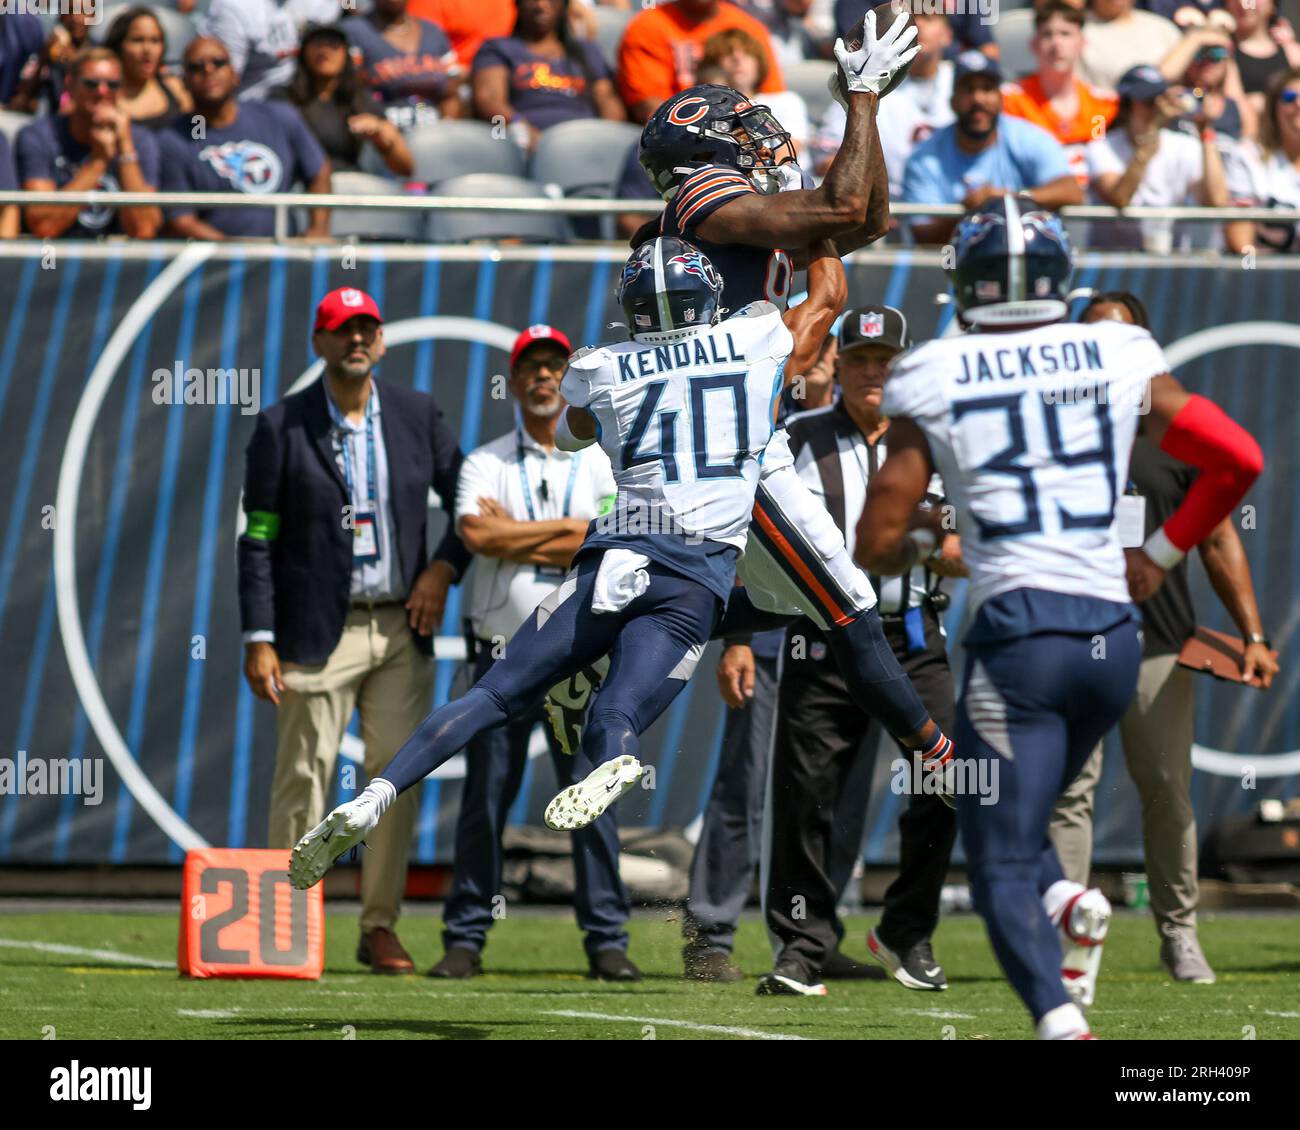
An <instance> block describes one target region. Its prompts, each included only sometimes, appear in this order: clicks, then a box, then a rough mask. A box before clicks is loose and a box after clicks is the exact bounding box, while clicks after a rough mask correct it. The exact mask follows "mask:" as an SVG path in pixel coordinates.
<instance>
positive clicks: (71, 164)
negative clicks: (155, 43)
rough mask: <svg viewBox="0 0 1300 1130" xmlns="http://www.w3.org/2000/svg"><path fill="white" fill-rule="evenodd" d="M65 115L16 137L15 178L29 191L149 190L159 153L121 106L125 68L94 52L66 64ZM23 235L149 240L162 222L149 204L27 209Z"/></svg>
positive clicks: (150, 137)
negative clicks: (16, 169)
mask: <svg viewBox="0 0 1300 1130" xmlns="http://www.w3.org/2000/svg"><path fill="white" fill-rule="evenodd" d="M67 79H68V93H69V96H70V100H71V101H70V109H69V112H68V113H66V114H59V115H55V116H52V117H46V118H40V119H38V120H37V121H35V122H33V123H32V124H31V125H29V126H25V127H23V129H22V131H21V132H20V133H19V134H18V144H17V165H18V179H19V181H20V182H21V184H22V186H23V189H24V190H25V191H27V192H52V191H55V190H57V191H59V192H89V191H91V190H99V191H101V192H119V191H121V192H154V191H156V190H157V185H158V181H159V151H158V145H157V142H155V141H154V138H153V135H152V134H151V133H150V132H149V131H148V130H147V129H144V128H143V127H141V126H137V125H134V124H132V122H131V119H130V118H128V117H127V116H126V113H125V112H124V111H123V110H122V108H121V107H120V106H119V105H118V98H119V96H120V94H121V90H122V64H121V63H119V62H118V59H117V56H116V55H114V54H113V52H112V51H110V50H108V48H106V47H91V48H88V49H87V50H85V51H83V52H82V53H81V54H80V55H78V56H77V58H76V59H74V60H73V61H72V62H71V63H70V64H69V65H68V71H67ZM23 216H24V220H25V222H26V224H27V230H28V231H30V232H31V233H32V234H33V235H38V236H40V237H41V238H43V239H54V238H57V237H59V236H69V237H72V238H80V239H93V238H94V237H96V236H100V235H129V236H134V237H135V238H137V239H151V238H152V237H153V236H154V235H155V234H157V232H158V228H159V225H160V224H161V223H162V213H161V212H160V211H159V209H158V208H156V207H153V206H143V207H142V206H138V205H137V206H133V207H130V208H115V207H113V206H111V205H108V204H96V205H92V206H88V207H82V206H81V205H79V204H72V205H66V204H29V205H27V206H26V207H25V208H24V209H23Z"/></svg>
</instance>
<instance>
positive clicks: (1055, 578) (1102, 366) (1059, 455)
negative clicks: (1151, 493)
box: [884, 322, 1169, 608]
mask: <svg viewBox="0 0 1300 1130" xmlns="http://www.w3.org/2000/svg"><path fill="white" fill-rule="evenodd" d="M1168 371H1169V366H1168V364H1167V363H1166V361H1165V358H1164V355H1163V354H1162V353H1161V351H1160V347H1159V346H1158V345H1157V344H1156V342H1155V340H1154V339H1153V338H1152V337H1151V335H1150V334H1149V333H1148V332H1147V331H1146V330H1144V329H1142V328H1140V327H1138V326H1130V325H1126V324H1124V323H1120V322H1095V323H1092V324H1088V325H1081V324H1078V323H1057V324H1054V325H1050V326H1043V327H1040V328H1038V329H1033V330H1023V331H1013V332H1009V333H972V334H964V335H962V336H960V337H952V338H940V339H938V340H935V341H931V342H927V343H926V344H925V345H922V346H920V347H918V348H917V349H915V350H913V351H911V352H910V353H907V354H905V355H903V356H902V357H900V358H899V359H898V360H897V361H896V362H895V363H894V366H893V369H892V370H891V373H890V376H889V380H888V382H887V384H886V385H885V398H884V411H885V414H886V415H888V416H890V417H893V418H901V417H909V418H911V419H912V420H913V421H915V422H916V424H917V425H918V426H919V427H920V428H921V429H922V430H923V431H924V432H925V435H926V438H927V439H928V440H929V444H930V452H931V454H932V456H933V457H934V462H935V465H936V467H937V469H938V471H939V473H940V474H941V475H942V476H943V481H944V484H945V485H946V487H947V490H948V496H949V498H951V499H952V501H953V504H954V505H955V506H956V508H957V523H958V530H959V532H960V533H961V535H962V554H963V557H964V558H965V561H966V564H967V566H968V567H969V569H970V572H971V589H972V607H974V608H978V606H979V605H980V604H982V603H983V602H984V601H985V600H987V599H988V598H989V597H991V596H995V595H997V594H998V593H1002V592H1007V591H1009V590H1011V589H1017V588H1036V589H1047V590H1049V591H1052V592H1061V593H1069V594H1072V595H1077V596H1092V597H1099V598H1101V599H1103V600H1114V601H1120V602H1127V601H1128V600H1129V592H1128V586H1127V584H1126V583H1125V569H1124V553H1123V550H1122V549H1121V548H1120V542H1119V535H1118V531H1117V529H1116V507H1117V504H1118V502H1119V499H1120V496H1121V495H1123V493H1124V490H1125V487H1126V485H1127V482H1128V465H1129V456H1130V454H1131V453H1132V450H1133V440H1134V437H1135V435H1136V433H1137V426H1138V417H1139V415H1140V414H1141V413H1142V412H1144V411H1145V410H1146V409H1147V407H1148V405H1149V383H1150V381H1151V378H1152V377H1155V376H1157V375H1159V374H1160V373H1165V372H1168Z"/></svg>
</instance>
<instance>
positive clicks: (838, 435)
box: [786, 401, 943, 616]
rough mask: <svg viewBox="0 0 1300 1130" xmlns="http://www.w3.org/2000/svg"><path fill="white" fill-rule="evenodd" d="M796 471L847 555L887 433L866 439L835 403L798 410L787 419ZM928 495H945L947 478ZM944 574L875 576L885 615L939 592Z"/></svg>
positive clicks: (918, 571)
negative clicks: (840, 535) (841, 538)
mask: <svg viewBox="0 0 1300 1130" xmlns="http://www.w3.org/2000/svg"><path fill="white" fill-rule="evenodd" d="M786 424H787V427H788V428H789V431H790V450H791V451H793V452H794V458H795V470H796V471H798V473H799V476H800V478H802V479H803V481H804V482H805V483H806V484H807V485H808V489H809V490H811V491H812V492H813V494H815V495H816V496H817V497H818V498H819V499H820V500H821V501H822V503H823V505H825V507H826V509H827V510H828V511H829V512H830V515H831V517H832V518H834V519H835V524H836V525H837V526H839V528H840V532H841V533H843V534H844V544H845V545H846V546H847V547H848V550H849V553H850V554H852V553H853V551H854V546H855V543H856V542H857V532H858V519H859V518H861V517H862V508H863V507H864V506H865V505H866V501H867V484H868V482H869V481H870V479H871V476H872V475H873V474H875V472H876V470H877V469H878V468H879V466H880V464H881V463H883V462H884V460H885V455H886V450H885V439H887V438H888V436H889V433H888V432H887V431H886V432H885V435H884V436H883V437H882V438H881V439H879V440H877V441H876V442H875V443H868V442H867V437H866V436H864V435H863V434H862V431H861V430H860V429H859V428H858V425H857V424H855V423H854V422H853V418H852V417H851V416H850V415H849V414H848V412H847V411H846V410H845V408H844V406H843V401H837V402H836V403H835V404H832V405H831V406H830V407H828V408H814V409H812V410H811V411H809V412H800V413H799V414H798V415H795V416H791V417H790V419H789V420H788V421H786ZM929 494H931V495H935V496H942V495H943V481H942V480H941V479H940V478H939V476H938V475H937V474H936V475H934V476H933V477H932V478H931V480H930V488H929ZM942 581H943V578H942V577H940V576H938V575H937V574H935V573H931V572H930V571H929V570H928V569H926V568H925V566H923V565H917V566H915V567H914V568H913V569H912V570H911V571H910V572H909V573H904V574H903V575H902V576H898V577H877V576H872V578H871V584H872V587H873V588H875V590H876V595H877V597H878V598H879V600H880V613H881V615H882V616H888V615H891V614H895V613H899V612H902V611H904V610H905V609H907V608H915V607H918V606H919V605H920V604H921V602H922V601H923V600H924V599H925V597H926V596H927V595H928V594H933V593H936V592H938V591H939V586H940V584H941V583H942Z"/></svg>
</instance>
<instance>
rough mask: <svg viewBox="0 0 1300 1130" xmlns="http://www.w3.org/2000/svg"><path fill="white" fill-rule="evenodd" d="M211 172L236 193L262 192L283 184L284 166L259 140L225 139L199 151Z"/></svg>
mask: <svg viewBox="0 0 1300 1130" xmlns="http://www.w3.org/2000/svg"><path fill="white" fill-rule="evenodd" d="M199 160H200V161H206V162H207V163H208V164H209V165H210V166H211V167H212V171H213V172H214V173H216V174H217V176H219V177H220V178H221V179H222V180H224V181H226V182H228V183H229V184H230V185H231V186H232V187H233V188H234V189H235V190H236V191H237V192H249V193H253V194H255V195H256V194H261V193H264V192H275V191H277V190H278V189H279V187H280V182H281V179H282V174H283V172H284V165H283V164H282V163H281V161H280V157H279V155H278V154H277V153H276V152H275V150H273V149H269V148H267V147H266V146H265V145H261V144H259V143H258V142H256V141H226V142H223V143H222V144H220V145H208V146H205V147H204V148H203V149H201V150H200V151H199Z"/></svg>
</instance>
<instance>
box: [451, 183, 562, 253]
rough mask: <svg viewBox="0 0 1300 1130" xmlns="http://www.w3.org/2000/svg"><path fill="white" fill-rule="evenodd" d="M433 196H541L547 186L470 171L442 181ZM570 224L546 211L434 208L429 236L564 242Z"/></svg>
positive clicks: (456, 240)
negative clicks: (465, 210) (439, 209)
mask: <svg viewBox="0 0 1300 1130" xmlns="http://www.w3.org/2000/svg"><path fill="white" fill-rule="evenodd" d="M433 195H434V196H467V197H476V198H479V199H487V200H491V199H497V200H502V199H507V200H508V199H512V198H513V199H529V198H535V199H538V200H544V199H546V197H547V193H546V190H545V189H544V188H542V186H541V185H539V184H537V183H535V182H534V181H530V180H524V179H523V177H517V176H503V175H500V174H494V173H470V174H469V175H468V176H461V177H452V178H451V179H450V180H445V181H443V182H442V183H441V184H440V185H439V186H438V188H437V189H436V191H434V193H433ZM568 238H569V225H568V222H567V221H566V219H565V218H564V217H563V216H559V215H556V214H554V213H548V212H452V211H446V212H433V213H430V215H429V227H428V239H429V240H430V242H432V243H467V242H469V241H471V240H478V239H491V240H520V241H523V242H525V243H563V242H565V240H567V239H568Z"/></svg>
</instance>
